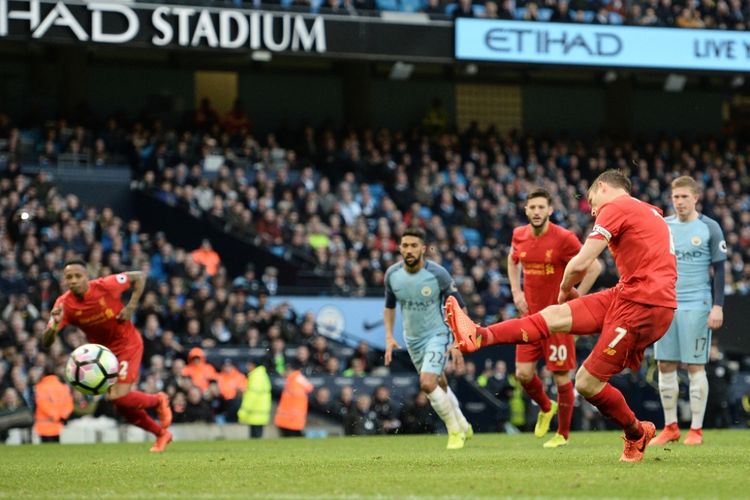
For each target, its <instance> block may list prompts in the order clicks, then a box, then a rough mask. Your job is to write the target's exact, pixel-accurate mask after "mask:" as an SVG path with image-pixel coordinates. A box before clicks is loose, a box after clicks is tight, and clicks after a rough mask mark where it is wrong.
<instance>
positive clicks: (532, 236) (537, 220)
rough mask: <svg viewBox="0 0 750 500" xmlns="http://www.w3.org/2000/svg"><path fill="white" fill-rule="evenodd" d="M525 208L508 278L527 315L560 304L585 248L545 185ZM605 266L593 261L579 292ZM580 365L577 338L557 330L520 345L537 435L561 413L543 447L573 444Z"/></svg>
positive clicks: (519, 373) (519, 364)
mask: <svg viewBox="0 0 750 500" xmlns="http://www.w3.org/2000/svg"><path fill="white" fill-rule="evenodd" d="M525 210H526V217H527V218H528V219H529V224H527V225H525V226H521V227H517V228H516V229H515V230H513V242H512V245H511V252H510V254H509V255H508V279H509V280H510V286H511V291H512V292H513V302H514V303H515V305H516V309H518V312H519V314H520V315H522V316H525V315H528V314H534V313H538V312H539V311H541V310H542V309H544V308H545V307H547V306H550V305H552V304H557V296H558V294H559V293H560V282H561V281H562V278H563V270H564V269H565V266H566V265H567V264H568V262H569V261H570V260H571V259H572V258H573V257H575V255H576V254H577V253H578V251H579V250H580V249H581V243H580V242H579V241H578V238H577V237H576V235H575V234H573V233H571V232H570V231H568V230H567V229H564V228H562V227H560V226H558V225H557V224H553V223H552V222H550V220H549V218H550V216H552V211H553V209H552V197H551V196H550V194H549V193H548V192H547V190H546V189H542V188H538V189H535V190H534V191H532V192H531V193H529V196H528V198H527V199H526V209H525ZM522 269H523V287H521V270H522ZM601 269H602V266H601V264H600V263H599V261H598V260H593V261H592V262H591V266H590V267H589V268H588V270H587V271H586V274H585V275H584V277H583V280H582V281H581V283H580V285H578V289H577V290H578V294H580V295H585V294H586V293H587V292H588V291H589V290H590V289H591V286H592V285H593V284H594V282H595V281H596V278H597V277H598V276H599V274H600V273H601ZM540 359H544V360H545V363H546V365H547V368H548V369H549V370H550V371H551V372H552V373H553V377H554V379H555V384H556V385H557V402H556V403H555V402H554V401H551V400H550V398H549V397H548V396H547V394H546V393H545V392H544V385H543V384H542V380H541V379H540V378H539V376H538V375H537V374H536V363H537V361H538V360H540ZM576 366H577V364H576V351H575V338H574V337H573V336H572V335H565V334H562V333H552V334H551V335H550V336H549V338H547V339H542V340H538V341H536V342H529V343H528V344H518V345H517V346H516V379H518V381H519V382H521V385H522V386H523V388H524V390H525V391H526V393H527V394H528V395H529V396H530V397H531V399H533V400H534V401H535V402H536V404H538V405H539V414H538V415H537V421H536V427H535V428H534V434H535V435H536V436H537V437H544V435H545V434H547V431H548V430H549V426H550V422H552V417H554V416H555V413H557V433H556V434H555V435H554V436H553V437H552V438H551V439H550V440H548V441H547V442H546V443H544V445H543V446H544V448H558V447H560V446H565V445H566V444H568V436H569V434H570V421H571V419H572V417H573V404H574V402H575V394H574V392H573V383H572V382H571V381H570V370H575V369H576Z"/></svg>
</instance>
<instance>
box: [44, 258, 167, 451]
mask: <svg viewBox="0 0 750 500" xmlns="http://www.w3.org/2000/svg"><path fill="white" fill-rule="evenodd" d="M145 282H146V280H145V277H144V276H143V273H141V272H140V271H130V272H125V273H120V274H114V275H110V276H105V277H103V278H99V279H95V280H90V281H89V276H88V272H87V271H86V263H85V262H84V261H82V260H71V261H69V262H67V263H66V264H65V266H64V267H63V284H64V285H65V287H66V288H67V289H68V291H67V292H65V293H64V294H62V295H61V296H60V297H58V298H57V300H56V301H55V305H54V306H53V308H52V311H51V312H50V320H49V323H47V329H46V330H45V332H44V337H43V344H44V346H45V348H48V347H49V346H51V345H52V343H53V342H54V340H55V335H56V334H57V333H58V332H59V331H60V330H61V329H62V328H64V327H65V326H67V325H73V326H75V327H77V328H80V329H81V330H82V331H83V333H85V334H86V338H87V339H88V341H89V342H91V343H95V344H101V345H104V346H106V347H108V348H109V349H110V350H111V351H112V352H113V353H114V354H115V355H116V356H117V359H118V361H119V362H120V376H119V380H118V382H117V383H116V384H115V385H113V386H112V387H110V388H109V390H108V392H107V397H108V398H109V399H110V400H111V401H112V402H113V404H114V406H115V408H116V409H117V411H118V412H119V413H120V414H121V415H122V416H123V417H124V418H125V420H127V421H128V422H129V423H131V424H133V425H135V426H138V427H140V428H141V429H144V430H146V431H148V432H150V433H152V434H154V435H155V436H156V443H155V444H154V446H153V447H152V448H151V451H152V452H162V451H164V448H165V447H166V446H167V444H169V442H170V441H172V433H171V432H169V430H168V427H169V426H170V425H171V423H172V410H171V409H170V408H169V398H168V397H167V395H166V394H165V393H163V392H160V393H159V394H146V393H145V392H140V391H136V390H132V389H133V387H134V385H135V383H136V382H137V381H138V375H139V371H140V368H141V358H142V357H143V339H142V338H141V334H140V333H139V332H138V330H136V328H135V326H134V325H133V323H132V322H131V321H130V318H131V317H132V316H133V313H134V312H135V308H136V306H137V305H138V300H139V299H140V298H141V295H142V294H143V288H144V286H145ZM131 285H132V286H133V293H132V294H131V296H130V301H129V302H128V304H127V305H126V306H123V304H122V300H121V299H120V295H122V293H123V292H125V291H126V290H128V289H129V288H130V287H131ZM149 408H154V409H155V410H156V414H157V416H158V417H159V421H160V422H161V425H159V424H157V423H156V422H155V421H154V420H153V419H152V418H151V417H150V416H149V415H148V413H146V409H149Z"/></svg>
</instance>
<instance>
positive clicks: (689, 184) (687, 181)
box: [672, 175, 700, 194]
mask: <svg viewBox="0 0 750 500" xmlns="http://www.w3.org/2000/svg"><path fill="white" fill-rule="evenodd" d="M675 188H688V189H690V191H692V192H693V194H698V193H700V186H698V181H696V180H695V179H693V178H692V177H690V176H689V175H681V176H680V177H678V178H676V179H675V180H673V181H672V189H675Z"/></svg>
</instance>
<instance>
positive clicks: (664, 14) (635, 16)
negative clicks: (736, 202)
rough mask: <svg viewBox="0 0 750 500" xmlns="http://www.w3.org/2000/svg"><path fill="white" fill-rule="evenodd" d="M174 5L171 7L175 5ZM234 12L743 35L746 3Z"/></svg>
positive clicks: (373, 2) (366, 6) (396, 1)
mask: <svg viewBox="0 0 750 500" xmlns="http://www.w3.org/2000/svg"><path fill="white" fill-rule="evenodd" d="M175 3H176V2H175ZM230 3H232V4H234V5H236V6H237V7H263V8H269V9H276V8H283V9H290V8H291V9H299V10H304V11H312V12H318V13H321V14H327V15H343V16H368V15H373V14H377V13H378V12H383V11H386V12H387V11H403V12H421V13H425V14H427V15H429V16H430V17H431V18H434V19H456V18H459V17H463V18H467V17H468V18H482V19H502V20H516V21H532V22H533V21H547V22H564V23H587V24H599V25H601V24H614V25H622V24H625V25H630V26H650V27H677V28H706V29H722V30H740V31H742V30H746V29H747V27H748V19H750V2H748V1H747V0H688V1H685V0H637V1H632V2H625V1H623V0H457V1H453V0H280V1H277V0H263V1H260V2H257V1H253V2H252V4H250V5H249V3H245V2H241V1H240V0H235V1H233V2H230Z"/></svg>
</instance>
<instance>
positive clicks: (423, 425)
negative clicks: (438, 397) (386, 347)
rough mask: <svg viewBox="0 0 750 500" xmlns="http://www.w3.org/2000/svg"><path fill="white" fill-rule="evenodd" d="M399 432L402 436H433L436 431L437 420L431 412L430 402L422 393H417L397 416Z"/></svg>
mask: <svg viewBox="0 0 750 500" xmlns="http://www.w3.org/2000/svg"><path fill="white" fill-rule="evenodd" d="M399 420H400V421H401V424H402V426H401V432H403V433H404V434H433V433H434V432H435V430H436V429H437V419H436V418H435V414H434V413H433V412H432V407H431V406H430V401H429V400H428V399H427V396H426V395H425V393H424V392H422V391H419V392H417V393H416V394H415V395H414V397H413V398H411V399H410V400H409V401H408V402H407V403H406V404H405V405H404V406H403V408H402V409H401V413H400V414H399Z"/></svg>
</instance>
